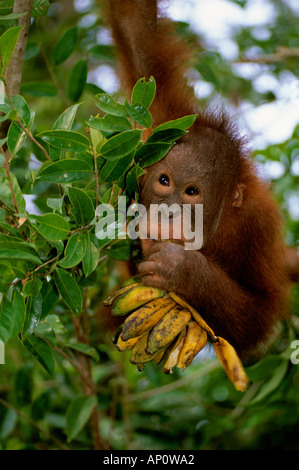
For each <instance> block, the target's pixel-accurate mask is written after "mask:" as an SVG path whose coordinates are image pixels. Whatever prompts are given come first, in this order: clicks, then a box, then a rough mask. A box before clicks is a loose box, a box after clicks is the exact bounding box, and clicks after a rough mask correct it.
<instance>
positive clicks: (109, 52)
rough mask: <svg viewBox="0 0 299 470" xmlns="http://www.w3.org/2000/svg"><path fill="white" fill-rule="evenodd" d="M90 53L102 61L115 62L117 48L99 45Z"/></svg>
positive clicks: (90, 50)
mask: <svg viewBox="0 0 299 470" xmlns="http://www.w3.org/2000/svg"><path fill="white" fill-rule="evenodd" d="M88 53H89V54H90V55H91V56H92V57H95V58H96V59H100V60H101V61H103V60H106V61H107V60H108V61H109V62H110V61H111V60H115V47H114V46H111V45H110V44H97V45H96V46H93V47H92V48H91V49H89V51H88Z"/></svg>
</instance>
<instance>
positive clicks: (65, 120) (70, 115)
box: [53, 103, 80, 131]
mask: <svg viewBox="0 0 299 470" xmlns="http://www.w3.org/2000/svg"><path fill="white" fill-rule="evenodd" d="M79 106H80V103H78V104H74V105H73V106H70V107H69V108H67V109H66V110H65V111H64V112H63V113H62V114H61V115H60V116H59V118H58V119H57V120H56V121H55V124H54V126H53V130H55V129H65V130H68V131H70V130H71V129H72V127H73V123H74V120H75V117H76V114H77V110H78V108H79Z"/></svg>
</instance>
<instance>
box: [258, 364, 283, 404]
mask: <svg viewBox="0 0 299 470" xmlns="http://www.w3.org/2000/svg"><path fill="white" fill-rule="evenodd" d="M288 366H289V360H288V359H284V360H282V361H281V362H280V364H279V365H278V366H277V367H276V368H275V369H274V370H273V369H272V377H271V378H270V379H269V380H267V381H266V382H264V383H263V385H262V386H261V388H260V389H259V391H258V393H257V394H256V395H255V396H254V397H253V398H252V399H251V400H250V404H255V403H257V402H259V401H261V400H263V399H264V398H266V397H267V396H268V395H269V394H270V393H272V392H274V391H275V390H277V388H278V387H279V385H280V384H281V382H282V381H283V379H284V376H285V375H286V373H287V370H288Z"/></svg>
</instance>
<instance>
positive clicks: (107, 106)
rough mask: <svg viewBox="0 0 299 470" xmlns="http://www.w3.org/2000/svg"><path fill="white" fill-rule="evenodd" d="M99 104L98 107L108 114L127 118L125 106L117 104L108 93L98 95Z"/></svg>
mask: <svg viewBox="0 0 299 470" xmlns="http://www.w3.org/2000/svg"><path fill="white" fill-rule="evenodd" d="M96 98H97V99H98V102H97V103H96V106H97V107H98V108H100V109H101V110H102V111H104V112H105V113H107V114H112V115H113V116H125V117H126V111H125V110H124V107H123V105H121V104H119V103H116V102H115V101H114V99H113V98H112V96H110V95H107V93H99V94H98V95H96Z"/></svg>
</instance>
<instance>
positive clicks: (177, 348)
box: [163, 327, 186, 374]
mask: <svg viewBox="0 0 299 470" xmlns="http://www.w3.org/2000/svg"><path fill="white" fill-rule="evenodd" d="M185 336H186V327H185V328H184V329H183V330H182V331H181V332H180V334H179V336H178V337H177V339H176V340H175V342H174V344H173V345H172V346H171V347H170V351H169V352H168V353H167V359H166V361H165V364H164V367H163V372H165V374H172V369H173V368H174V367H175V366H176V365H177V363H178V360H179V355H180V352H181V349H182V347H183V344H184V340H185Z"/></svg>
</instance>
